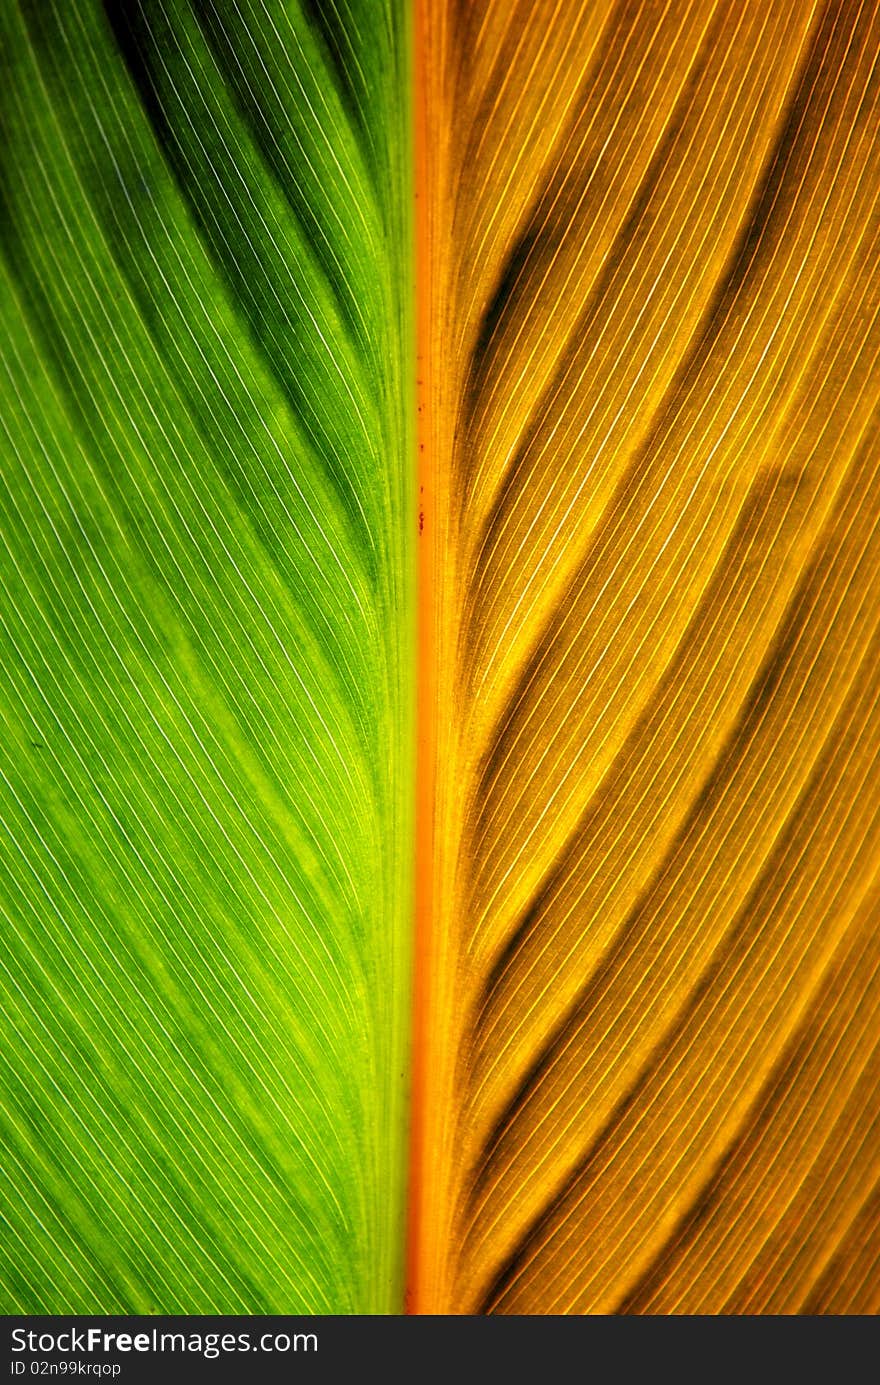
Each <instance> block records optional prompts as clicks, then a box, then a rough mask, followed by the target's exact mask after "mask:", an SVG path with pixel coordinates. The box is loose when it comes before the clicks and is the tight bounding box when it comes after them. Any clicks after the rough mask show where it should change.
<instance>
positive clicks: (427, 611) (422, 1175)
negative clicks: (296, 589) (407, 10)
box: [405, 4, 436, 1313]
mask: <svg viewBox="0 0 880 1385" xmlns="http://www.w3.org/2000/svg"><path fill="white" fill-rule="evenodd" d="M414 9H415V18H414V31H413V49H414V52H413V62H412V73H413V112H412V117H413V128H414V136H415V144H414V160H415V168H414V191H415V215H414V225H415V283H416V402H417V415H416V430H415V432H416V445H417V449H418V460H417V469H416V471H417V482H418V524H419V537H418V544H417V554H418V557H417V568H418V610H417V635H416V638H417V649H418V656H417V679H418V688H417V699H416V716H417V727H418V735H417V753H416V887H415V939H414V951H413V955H414V976H413V992H412V994H413V1039H412V1044H413V1048H412V1092H411V1107H410V1171H409V1199H408V1212H407V1271H406V1298H405V1308H406V1312H407V1313H419V1312H423V1311H425V1307H424V1305H425V1302H426V1295H425V1285H424V1282H423V1275H422V1263H423V1259H422V1249H423V1240H424V1234H425V1230H426V1226H425V1222H426V1215H425V1213H426V1208H425V1202H426V1195H427V1188H426V1169H425V1153H426V1151H425V1119H426V1111H427V1102H428V1092H427V1086H428V1067H429V1035H430V1027H431V1026H430V1019H429V1008H430V990H429V984H428V981H429V969H428V965H427V960H428V958H429V956H430V954H431V952H432V950H433V919H432V904H433V861H434V847H433V836H434V833H433V825H434V773H435V741H436V726H435V716H436V663H435V658H434V647H435V629H434V540H435V526H434V521H435V511H434V493H433V466H432V449H431V395H432V391H431V365H432V360H431V358H432V351H431V343H430V337H431V306H430V305H431V289H430V284H431V278H430V242H429V220H430V213H429V202H428V195H427V190H428V172H427V151H428V133H427V108H426V97H425V91H426V83H427V73H426V64H425V33H424V25H425V16H424V14H423V12H422V6H421V4H416V5H415V7H414Z"/></svg>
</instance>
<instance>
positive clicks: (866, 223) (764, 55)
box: [411, 0, 880, 1313]
mask: <svg viewBox="0 0 880 1385" xmlns="http://www.w3.org/2000/svg"><path fill="white" fill-rule="evenodd" d="M419 26H420V33H419V36H418V38H419V47H420V54H421V56H420V66H421V71H420V78H419V84H418V86H419V91H418V98H417V99H418V101H419V103H420V110H419V119H420V121H421V125H420V139H419V197H420V210H419V218H420V220H419V231H420V234H419V254H420V261H421V265H420V272H421V283H422V292H423V297H422V303H421V318H422V325H421V340H420V379H421V381H422V386H423V392H422V400H423V413H422V430H423V431H422V446H423V454H422V455H423V457H424V458H425V460H424V464H423V469H424V477H423V482H424V487H425V489H424V492H423V508H424V516H425V525H424V534H423V539H422V543H423V548H424V553H423V574H424V578H425V586H426V590H427V591H428V592H429V594H430V598H431V599H430V602H428V601H427V600H425V601H424V602H423V612H424V611H427V610H428V609H429V608H430V609H432V610H433V611H434V612H435V614H434V617H433V619H432V620H431V621H430V622H428V624H426V626H425V629H424V632H423V633H424V636H425V651H426V653H425V654H424V656H423V657H424V659H425V660H428V659H430V660H431V661H432V666H433V668H434V670H435V672H434V673H433V674H431V673H430V672H429V673H427V674H426V675H425V680H424V684H423V689H422V697H423V711H426V712H427V713H428V719H427V724H426V729H425V730H424V732H423V741H422V768H423V795H424V802H423V809H426V810H429V811H430V825H429V827H427V828H425V827H424V826H423V830H422V841H421V848H420V849H421V856H422V874H423V877H424V878H423V880H422V882H421V904H420V922H419V940H418V951H419V963H420V971H421V979H420V981H419V983H418V986H419V990H418V995H419V1025H418V1029H417V1050H416V1083H415V1120H416V1130H415V1137H414V1180H413V1183H414V1211H413V1227H412V1247H411V1307H412V1308H413V1309H414V1310H415V1311H419V1312H428V1313H442V1312H456V1313H474V1312H498V1313H596V1312H599V1313H605V1312H628V1313H629V1312H632V1313H680V1312H684V1313H745V1312H747V1313H798V1312H807V1313H814V1312H845V1313H866V1312H876V1311H878V1309H880V1268H878V1255H880V1227H878V1218H880V1201H878V1194H877V1191H876V1189H877V1185H878V1178H880V1125H878V1120H880V1114H878V1113H880V1104H878V1085H880V1052H878V1049H880V977H878V961H880V929H878V907H880V906H878V891H877V879H878V866H880V838H878V828H880V811H878V810H880V793H878V765H877V756H878V750H880V734H878V732H880V708H878V697H880V534H878V520H880V477H878V474H877V473H878V464H880V434H878V402H880V375H878V368H877V355H878V350H880V325H878V307H880V274H878V264H880V256H878V235H880V222H878V194H880V164H878V161H877V143H876V141H877V132H878V115H880V76H878V54H880V7H878V6H877V5H876V4H873V3H866V4H861V3H858V0H843V2H842V3H828V4H824V5H823V4H810V3H803V4H792V3H790V0H723V2H722V3H714V4H713V3H707V0H692V3H687V0H669V3H664V0H645V2H644V3H638V2H637V0H622V2H621V3H618V4H610V3H604V0H588V3H583V4H581V3H577V0H537V3H536V0H517V3H512V0H503V2H502V0H486V3H481V4H477V5H460V4H456V3H453V0H422V3H421V8H420V15H419ZM424 786H427V787H424Z"/></svg>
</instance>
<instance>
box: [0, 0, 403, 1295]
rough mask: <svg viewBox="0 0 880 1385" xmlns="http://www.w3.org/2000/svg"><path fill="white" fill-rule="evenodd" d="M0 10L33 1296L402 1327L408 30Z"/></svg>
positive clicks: (8, 519) (5, 614)
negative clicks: (397, 1315) (364, 1315)
mask: <svg viewBox="0 0 880 1385" xmlns="http://www.w3.org/2000/svg"><path fill="white" fill-rule="evenodd" d="M0 25H2V34H0V37H2V46H3V53H4V64H5V70H4V80H3V83H2V86H0V109H2V157H0V217H2V261H0V275H2V287H0V293H2V309H0V313H2V338H0V356H2V368H0V391H2V403H0V414H2V431H0V438H2V442H0V447H2V454H0V455H2V480H0V580H2V586H3V593H4V597H3V605H2V627H0V640H2V659H3V677H2V694H0V696H2V703H0V715H2V719H3V723H4V733H3V737H2V752H0V754H2V758H0V820H2V831H3V833H4V836H5V839H6V842H7V844H8V863H9V869H8V870H5V871H4V873H3V876H2V895H0V900H2V910H3V917H4V926H5V930H6V935H7V942H6V945H5V948H4V950H3V953H2V955H0V980H2V992H3V1007H2V1014H3V1020H2V1024H3V1034H4V1055H5V1056H4V1059H3V1062H2V1067H0V1073H2V1086H3V1093H2V1095H3V1105H4V1108H5V1109H6V1110H7V1112H8V1113H9V1114H8V1116H7V1117H6V1118H5V1124H4V1127H3V1132H2V1133H3V1142H4V1145H5V1146H6V1149H5V1153H4V1155H3V1158H2V1182H3V1193H2V1200H3V1206H4V1209H5V1215H6V1216H7V1218H8V1219H9V1222H8V1226H7V1227H6V1230H5V1234H4V1235H3V1237H2V1239H0V1255H2V1271H0V1277H2V1282H3V1284H4V1291H3V1304H4V1308H5V1310H6V1311H34V1310H38V1309H39V1310H42V1311H49V1312H53V1311H54V1312H63V1311H68V1312H69V1311H102V1310H103V1311H109V1312H124V1311H132V1312H147V1311H151V1310H159V1311H170V1312H174V1311H177V1312H211V1311H213V1312H223V1311H227V1312H236V1311H238V1312H259V1311H315V1312H328V1311H335V1312H370V1311H380V1312H381V1311H389V1310H392V1309H394V1308H395V1307H397V1306H398V1304H399V1302H400V1294H401V1287H400V1259H401V1240H402V1238H401V1234H400V1227H401V1217H402V1192H403V1157H404V1100H403V1098H404V1088H403V1083H404V1072H405V1067H406V1053H405V1050H406V1030H407V1018H406V1016H407V1007H408V984H407V978H408V973H409V959H408V942H407V932H408V920H409V915H410V910H411V905H410V896H411V888H410V875H411V865H410V854H411V853H410V845H409V842H410V838H411V823H410V807H409V804H410V801H411V797H412V794H411V775H412V768H411V758H412V757H411V739H412V736H411V732H412V707H411V703H412V682H413V679H412V674H411V663H412V654H413V640H412V607H413V603H412V600H411V588H412V579H411V557H412V535H413V530H414V525H413V524H412V522H411V520H410V508H411V504H412V494H411V492H412V485H411V481H410V477H409V471H408V467H409V462H408V458H409V455H410V444H409V429H410V424H411V420H410V417H409V414H410V409H409V402H408V401H409V395H410V389H409V379H410V371H411V343H410V310H409V307H408V304H409V300H410V297H411V264H410V260H411V254H410V244H409V227H408V224H407V217H408V215H409V213H408V208H409V203H410V196H409V178H410V167H409V147H408V138H409V136H408V121H407V112H406V100H407V91H408V74H407V72H406V70H405V69H406V67H407V65H408V34H407V21H406V17H405V8H404V6H403V5H402V4H400V3H398V0H384V3H380V0H353V3H350V4H345V3H344V0H342V2H341V3H340V4H338V5H332V4H328V5H321V6H317V5H313V4H310V3H308V0H302V2H301V3H300V4H297V3H295V0H217V2H216V3H212V0H198V3H194V4H192V5H190V4H189V3H186V0H143V3H141V4H138V3H136V0H132V3H122V2H121V0H120V3H118V4H108V5H107V6H106V7H105V8H102V7H101V6H100V5H99V4H97V3H94V0H39V3H31V2H30V0H7V3H6V4H4V5H3V7H2V21H0Z"/></svg>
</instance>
